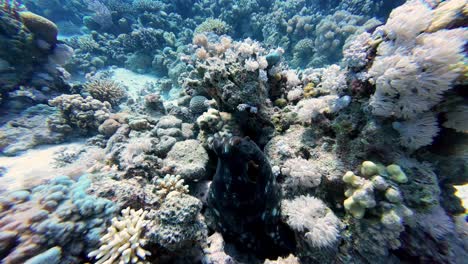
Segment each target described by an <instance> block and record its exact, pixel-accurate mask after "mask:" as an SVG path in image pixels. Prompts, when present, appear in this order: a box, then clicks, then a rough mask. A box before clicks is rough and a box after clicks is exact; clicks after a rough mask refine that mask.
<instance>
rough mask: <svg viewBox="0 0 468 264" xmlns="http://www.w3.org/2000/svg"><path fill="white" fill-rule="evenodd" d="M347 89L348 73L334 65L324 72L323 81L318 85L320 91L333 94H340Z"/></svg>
mask: <svg viewBox="0 0 468 264" xmlns="http://www.w3.org/2000/svg"><path fill="white" fill-rule="evenodd" d="M347 87H348V86H347V84H346V72H345V71H344V70H342V69H341V68H340V66H338V65H336V64H333V65H330V66H329V67H327V68H325V69H324V70H323V73H322V79H321V82H320V84H319V85H318V88H319V89H322V90H324V91H329V92H331V93H339V92H342V91H344V90H345V89H346V88H347Z"/></svg>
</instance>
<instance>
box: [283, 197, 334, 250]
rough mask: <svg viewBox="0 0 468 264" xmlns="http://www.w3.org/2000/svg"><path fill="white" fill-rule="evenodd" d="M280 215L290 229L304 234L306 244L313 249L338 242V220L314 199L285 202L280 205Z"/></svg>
mask: <svg viewBox="0 0 468 264" xmlns="http://www.w3.org/2000/svg"><path fill="white" fill-rule="evenodd" d="M282 213H283V214H284V216H285V217H286V218H287V220H286V222H287V223H288V225H289V226H290V227H291V228H292V229H294V230H297V231H299V232H305V237H306V239H307V242H308V243H309V244H310V245H311V246H313V247H319V248H321V247H328V246H331V245H332V244H333V243H335V242H336V241H337V240H338V236H339V232H340V231H339V230H340V225H341V223H340V220H339V219H338V217H336V216H335V214H334V213H333V211H332V210H330V208H328V207H327V206H326V205H325V203H323V202H322V201H321V200H319V199H317V198H315V197H311V196H299V197H297V198H295V199H294V200H286V201H284V202H283V203H282Z"/></svg>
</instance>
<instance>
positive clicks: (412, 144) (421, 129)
mask: <svg viewBox="0 0 468 264" xmlns="http://www.w3.org/2000/svg"><path fill="white" fill-rule="evenodd" d="M392 125H393V128H394V129H395V130H397V131H398V132H399V133H400V144H401V145H402V146H405V147H408V148H409V149H418V148H420V147H423V146H427V145H429V144H431V143H432V140H433V138H434V137H435V136H436V135H437V134H438V132H439V126H438V123H437V118H436V117H435V116H434V115H433V114H432V113H426V114H424V115H422V116H418V117H416V118H414V119H411V120H408V121H403V122H393V124H392Z"/></svg>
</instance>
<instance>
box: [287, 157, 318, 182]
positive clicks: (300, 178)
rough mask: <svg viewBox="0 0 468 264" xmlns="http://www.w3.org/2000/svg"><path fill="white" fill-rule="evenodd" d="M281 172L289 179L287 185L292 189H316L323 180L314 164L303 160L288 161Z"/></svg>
mask: <svg viewBox="0 0 468 264" xmlns="http://www.w3.org/2000/svg"><path fill="white" fill-rule="evenodd" d="M281 172H282V173H283V174H284V175H285V176H286V177H287V178H286V184H287V185H288V186H292V187H299V186H303V187H316V186H318V185H319V184H320V182H321V178H322V175H321V174H320V171H319V170H318V168H316V167H315V165H314V163H313V162H312V161H309V160H306V159H303V158H295V159H288V160H287V161H286V162H285V163H284V165H283V168H282V169H281Z"/></svg>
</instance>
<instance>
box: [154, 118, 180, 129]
mask: <svg viewBox="0 0 468 264" xmlns="http://www.w3.org/2000/svg"><path fill="white" fill-rule="evenodd" d="M181 125H182V120H180V119H178V118H177V117H175V116H173V115H167V116H163V117H161V119H159V122H158V124H157V125H156V128H173V127H175V128H180V126H181Z"/></svg>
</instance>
